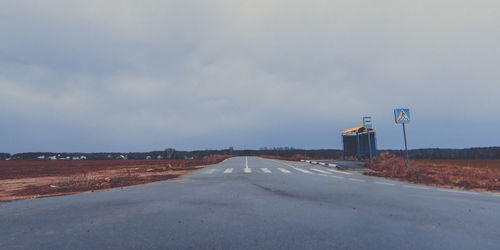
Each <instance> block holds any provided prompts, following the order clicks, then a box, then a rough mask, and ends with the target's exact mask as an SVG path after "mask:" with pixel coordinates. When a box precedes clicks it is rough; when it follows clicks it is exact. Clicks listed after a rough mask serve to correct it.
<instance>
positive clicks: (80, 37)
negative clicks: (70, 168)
mask: <svg viewBox="0 0 500 250" xmlns="http://www.w3.org/2000/svg"><path fill="white" fill-rule="evenodd" d="M498 7H500V6H499V4H498V3H497V2H496V1H476V2H474V3H471V2H469V1H419V2H414V3H413V2H412V3H410V2H401V1H377V2H373V1H313V2H311V1H210V2H206V1H106V2H105V3H104V2H102V1H85V2H67V1H44V2H34V1H16V2H3V3H1V4H0V31H1V32H0V89H1V91H0V105H1V106H2V107H4V108H3V109H0V116H1V117H3V119H5V120H8V122H5V123H4V124H2V125H0V131H1V132H0V136H2V137H4V138H6V140H5V142H4V143H0V151H7V152H19V151H45V150H54V151H101V150H105V151H128V150H130V151H133V150H138V151H145V150H152V149H161V148H164V147H177V148H182V149H195V148H214V147H216V148H220V147H228V146H236V147H251V148H258V147H260V146H295V147H303V148H339V147H341V144H340V137H339V136H340V135H339V134H340V131H341V130H342V129H345V128H348V127H354V126H357V125H358V124H360V122H361V117H362V116H363V115H365V114H371V115H373V117H374V122H375V126H376V127H377V128H378V131H379V136H378V143H379V147H381V148H395V147H396V148H397V147H400V144H401V142H400V131H399V127H397V126H396V125H394V124H393V118H392V109H393V108H395V107H396V106H406V107H410V108H411V109H412V114H413V115H414V116H413V117H414V121H413V122H412V124H411V125H410V127H409V139H410V145H411V146H413V147H438V146H439V147H467V146H489V145H498V142H496V141H495V140H494V138H495V137H496V138H498V137H499V136H500V134H498V132H495V131H487V130H485V129H484V127H485V125H486V124H496V123H498V122H500V118H498V117H496V116H495V115H493V114H495V113H497V111H496V109H497V108H496V107H498V106H500V101H499V98H498V93H500V87H499V86H500V85H498V82H499V80H500V73H499V71H498V68H499V67H498V66H500V65H499V64H500V62H499V60H498V58H500V57H499V56H500V45H499V43H498V40H499V38H500V32H499V31H500V30H499V29H500V18H499V17H498V15H497V13H495V11H494V10H495V9H498ZM435 131H438V132H435ZM457 135H460V137H458V136H457ZM75 140H76V141H75Z"/></svg>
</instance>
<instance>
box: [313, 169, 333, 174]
mask: <svg viewBox="0 0 500 250" xmlns="http://www.w3.org/2000/svg"><path fill="white" fill-rule="evenodd" d="M311 170H314V171H316V172H320V173H323V174H329V173H330V172H327V171H323V170H320V169H316V168H311Z"/></svg>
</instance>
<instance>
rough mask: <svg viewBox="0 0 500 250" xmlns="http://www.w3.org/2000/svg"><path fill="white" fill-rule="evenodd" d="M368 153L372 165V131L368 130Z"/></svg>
mask: <svg viewBox="0 0 500 250" xmlns="http://www.w3.org/2000/svg"><path fill="white" fill-rule="evenodd" d="M368 151H370V163H373V162H372V142H371V139H370V130H368Z"/></svg>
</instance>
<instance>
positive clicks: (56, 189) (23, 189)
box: [0, 156, 230, 201]
mask: <svg viewBox="0 0 500 250" xmlns="http://www.w3.org/2000/svg"><path fill="white" fill-rule="evenodd" d="M227 158H230V156H211V157H205V158H203V159H195V160H127V161H123V160H108V161H12V162H1V163H0V201H11V200H17V199H27V198H38V197H46V196H54V195H62V194H72V193H79V192H87V191H95V190H103V189H109V188H116V187H124V186H131V185H138V184H145V183H151V182H155V181H162V180H168V179H172V178H176V177H178V176H181V175H184V174H187V173H190V172H193V171H195V170H197V169H199V168H201V167H203V166H205V165H211V164H216V163H219V162H221V161H223V160H225V159H227Z"/></svg>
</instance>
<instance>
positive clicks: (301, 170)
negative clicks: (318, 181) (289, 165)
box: [294, 168, 312, 174]
mask: <svg viewBox="0 0 500 250" xmlns="http://www.w3.org/2000/svg"><path fill="white" fill-rule="evenodd" d="M294 169H295V170H297V171H300V172H302V173H306V174H312V172H311V171H308V170H305V169H302V168H294Z"/></svg>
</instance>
